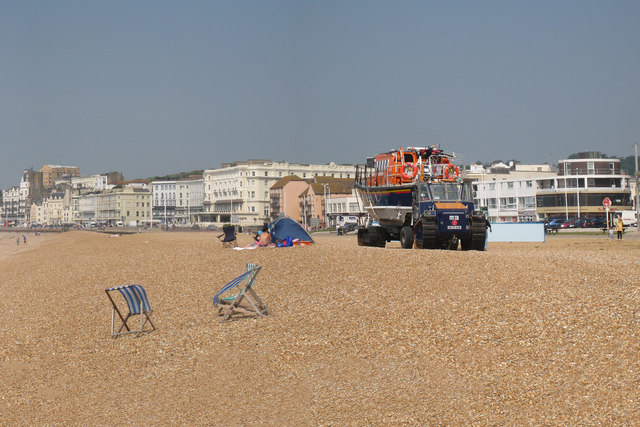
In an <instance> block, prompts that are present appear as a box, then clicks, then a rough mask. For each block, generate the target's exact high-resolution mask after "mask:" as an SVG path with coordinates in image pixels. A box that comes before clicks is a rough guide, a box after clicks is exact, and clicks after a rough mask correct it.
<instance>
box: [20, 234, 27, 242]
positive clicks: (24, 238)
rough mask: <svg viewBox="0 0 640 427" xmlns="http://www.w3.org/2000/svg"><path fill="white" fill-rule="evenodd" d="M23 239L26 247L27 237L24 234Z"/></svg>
mask: <svg viewBox="0 0 640 427" xmlns="http://www.w3.org/2000/svg"><path fill="white" fill-rule="evenodd" d="M18 239H20V238H18ZM22 239H23V240H24V244H25V245H26V244H27V235H26V234H23V235H22Z"/></svg>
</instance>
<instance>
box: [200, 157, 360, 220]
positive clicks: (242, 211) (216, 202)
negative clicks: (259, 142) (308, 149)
mask: <svg viewBox="0 0 640 427" xmlns="http://www.w3.org/2000/svg"><path fill="white" fill-rule="evenodd" d="M288 175H296V176H298V177H300V178H303V179H305V178H313V177H316V176H330V177H335V178H354V176H355V166H354V165H337V164H335V163H329V164H326V165H318V164H315V165H314V164H297V163H288V162H273V161H270V160H248V161H244V162H235V163H229V164H223V165H222V167H221V168H220V169H211V170H206V171H205V172H204V186H205V200H204V212H203V213H202V214H200V215H198V220H199V221H200V222H211V223H216V224H220V223H224V222H233V223H234V224H237V225H241V226H247V227H255V228H258V227H260V226H262V224H263V223H266V222H269V221H270V211H269V204H270V195H269V189H270V188H271V186H272V185H274V184H275V183H276V182H277V181H278V180H279V179H281V178H283V177H285V176H288Z"/></svg>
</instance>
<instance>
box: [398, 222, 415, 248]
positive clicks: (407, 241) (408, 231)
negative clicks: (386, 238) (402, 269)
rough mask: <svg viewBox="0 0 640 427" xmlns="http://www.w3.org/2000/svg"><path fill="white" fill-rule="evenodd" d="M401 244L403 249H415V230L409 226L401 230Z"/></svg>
mask: <svg viewBox="0 0 640 427" xmlns="http://www.w3.org/2000/svg"><path fill="white" fill-rule="evenodd" d="M400 244H401V245H402V249H411V248H413V229H412V228H411V227H409V226H408V225H405V226H404V227H402V228H401V229H400Z"/></svg>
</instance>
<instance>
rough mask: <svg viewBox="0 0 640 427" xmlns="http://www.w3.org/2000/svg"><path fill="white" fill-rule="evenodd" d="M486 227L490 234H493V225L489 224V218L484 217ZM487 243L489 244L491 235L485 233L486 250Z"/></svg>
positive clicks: (485, 247)
mask: <svg viewBox="0 0 640 427" xmlns="http://www.w3.org/2000/svg"><path fill="white" fill-rule="evenodd" d="M484 226H485V227H486V228H488V229H489V231H490V232H493V230H492V229H491V223H490V222H489V220H488V219H487V217H486V216H485V217H484ZM487 242H489V233H485V235H484V249H485V250H486V249H487Z"/></svg>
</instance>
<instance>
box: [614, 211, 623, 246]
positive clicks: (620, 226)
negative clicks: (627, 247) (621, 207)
mask: <svg viewBox="0 0 640 427" xmlns="http://www.w3.org/2000/svg"><path fill="white" fill-rule="evenodd" d="M623 230H624V224H623V223H622V217H621V216H620V215H618V221H616V231H617V232H618V240H622V232H623Z"/></svg>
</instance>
